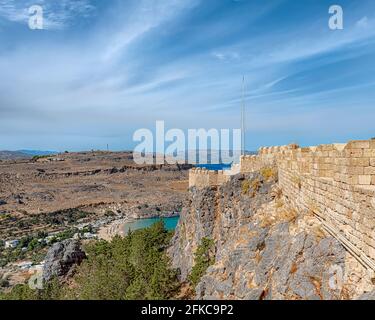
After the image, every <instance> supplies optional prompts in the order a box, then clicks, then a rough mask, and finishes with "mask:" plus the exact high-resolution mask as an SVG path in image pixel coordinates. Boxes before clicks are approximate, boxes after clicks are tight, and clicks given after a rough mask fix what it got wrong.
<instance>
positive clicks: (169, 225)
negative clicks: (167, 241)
mask: <svg viewBox="0 0 375 320" xmlns="http://www.w3.org/2000/svg"><path fill="white" fill-rule="evenodd" d="M179 218H180V217H178V216H177V217H170V218H150V219H139V220H135V221H131V222H128V223H125V224H124V230H125V234H127V233H128V232H129V230H132V231H134V230H138V229H144V228H148V227H151V226H152V225H153V224H154V223H155V222H158V221H159V220H163V221H164V225H165V228H166V229H167V230H174V229H176V226H177V223H178V219H179Z"/></svg>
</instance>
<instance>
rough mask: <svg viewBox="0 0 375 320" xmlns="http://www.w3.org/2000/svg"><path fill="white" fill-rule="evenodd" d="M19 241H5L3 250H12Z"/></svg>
mask: <svg viewBox="0 0 375 320" xmlns="http://www.w3.org/2000/svg"><path fill="white" fill-rule="evenodd" d="M19 243H20V241H19V240H8V241H5V249H8V248H11V249H14V248H15V247H17V246H18V245H19Z"/></svg>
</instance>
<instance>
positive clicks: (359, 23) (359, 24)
mask: <svg viewBox="0 0 375 320" xmlns="http://www.w3.org/2000/svg"><path fill="white" fill-rule="evenodd" d="M356 26H357V27H359V28H367V27H368V26H369V19H368V18H367V17H363V18H362V19H360V20H358V21H357V23H356Z"/></svg>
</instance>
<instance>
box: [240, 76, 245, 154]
mask: <svg viewBox="0 0 375 320" xmlns="http://www.w3.org/2000/svg"><path fill="white" fill-rule="evenodd" d="M245 115H246V114H245V76H243V77H242V105H241V155H245V146H246V143H245V139H246V125H245Z"/></svg>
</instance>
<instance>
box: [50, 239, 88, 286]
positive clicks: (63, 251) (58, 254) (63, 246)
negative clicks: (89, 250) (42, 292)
mask: <svg viewBox="0 0 375 320" xmlns="http://www.w3.org/2000/svg"><path fill="white" fill-rule="evenodd" d="M85 258H86V254H85V252H84V251H82V249H81V246H80V242H79V241H78V240H73V239H68V240H65V241H62V242H58V243H55V244H53V246H52V247H51V248H50V249H49V250H48V252H47V255H46V258H45V265H44V268H43V280H44V281H49V280H51V279H52V278H53V277H65V276H66V277H69V276H71V275H72V273H73V271H74V269H75V266H76V265H79V264H80V263H81V262H82V260H83V259H85Z"/></svg>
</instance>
